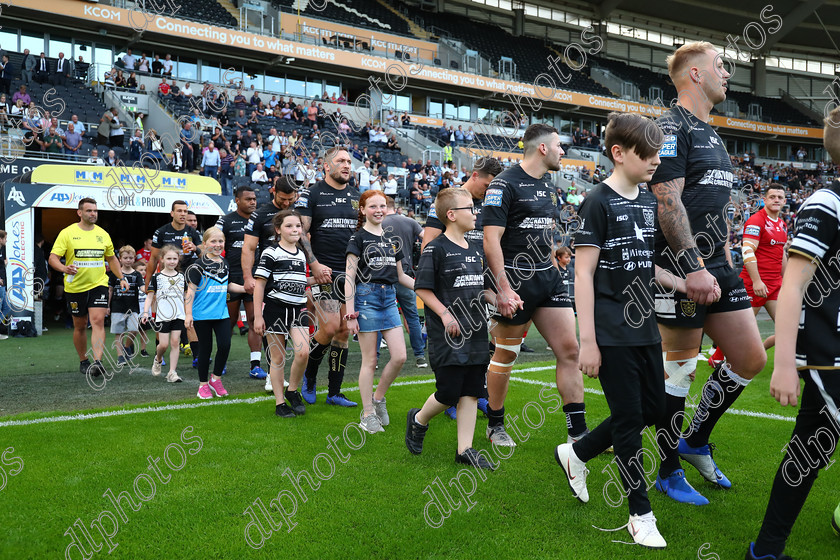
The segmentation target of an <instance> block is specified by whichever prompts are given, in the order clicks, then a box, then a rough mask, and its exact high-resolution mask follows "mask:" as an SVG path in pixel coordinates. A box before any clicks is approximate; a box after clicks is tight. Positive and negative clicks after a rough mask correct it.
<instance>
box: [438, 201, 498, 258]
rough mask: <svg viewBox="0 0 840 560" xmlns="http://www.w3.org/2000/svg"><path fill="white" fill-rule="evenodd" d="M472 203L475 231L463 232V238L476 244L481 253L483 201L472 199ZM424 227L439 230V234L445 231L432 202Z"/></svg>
mask: <svg viewBox="0 0 840 560" xmlns="http://www.w3.org/2000/svg"><path fill="white" fill-rule="evenodd" d="M435 199H437V197H435ZM472 201H473V207H475V229H473V230H470V231H466V232H464V238H465V239H468V240H470V241H473V242H475V243H478V245H479V247H481V251H482V252H484V229H483V226H482V223H483V212H482V209H483V207H482V204H483V203H484V199H481V198H473V199H472ZM426 227H432V228H435V229H439V230H440V231H441V232H443V231H445V230H446V226H444V225H443V222H442V221H440V219H439V218H438V217H437V212H436V211H435V202H434V201H432V206H431V207H430V208H429V215H428V217H427V218H426Z"/></svg>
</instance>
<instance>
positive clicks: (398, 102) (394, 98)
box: [327, 90, 411, 112]
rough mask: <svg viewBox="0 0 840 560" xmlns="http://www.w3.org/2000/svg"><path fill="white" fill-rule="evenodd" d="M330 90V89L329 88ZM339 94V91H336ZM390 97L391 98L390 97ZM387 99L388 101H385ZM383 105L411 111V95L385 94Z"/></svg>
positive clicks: (397, 109) (396, 109) (387, 107)
mask: <svg viewBox="0 0 840 560" xmlns="http://www.w3.org/2000/svg"><path fill="white" fill-rule="evenodd" d="M327 92H329V90H327ZM336 95H338V93H336ZM389 97H390V99H389ZM385 99H387V101H384V100H385ZM382 106H383V107H385V108H386V109H394V110H395V111H398V112H399V111H408V112H411V96H410V95H397V94H388V93H386V94H383V102H382Z"/></svg>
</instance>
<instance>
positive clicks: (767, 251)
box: [741, 183, 788, 350]
mask: <svg viewBox="0 0 840 560" xmlns="http://www.w3.org/2000/svg"><path fill="white" fill-rule="evenodd" d="M784 203H785V188H784V187H783V186H782V185H780V184H779V183H771V184H770V185H769V186H768V187H767V188H766V189H765V190H764V208H762V209H761V210H759V211H758V212H756V213H755V214H753V215H752V216H750V219H749V220H747V222H746V223H745V224H744V240H743V243H742V247H741V252H742V254H743V255H744V268H743V269H741V278H742V279H743V280H744V287H745V288H746V289H747V293H748V294H749V296H750V298H752V308H753V313H755V314H756V315H758V312H759V311H760V310H761V308H762V307H763V308H765V309H766V310H767V313H769V314H770V318H771V319H773V320H774V321H775V320H776V300H777V299H778V297H779V290H780V289H781V288H782V273H783V272H784V269H785V265H786V264H787V252H786V251H785V247H786V244H787V242H788V232H787V226H786V225H785V222H784V220H782V219H781V218H780V217H779V212H780V211H781V210H782V206H783V205H784ZM775 342H776V337H775V335H772V336H770V337H768V338H767V340H765V341H764V349H765V350H766V349H768V348H772V347H773V345H774V344H775Z"/></svg>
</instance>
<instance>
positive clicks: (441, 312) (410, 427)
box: [405, 189, 495, 470]
mask: <svg viewBox="0 0 840 560" xmlns="http://www.w3.org/2000/svg"><path fill="white" fill-rule="evenodd" d="M436 204H437V209H438V213H437V215H438V216H439V217H440V219H442V220H444V221H445V223H446V226H445V228H446V229H445V232H444V234H443V235H441V236H440V237H437V238H435V239H434V240H432V241H431V242H430V243H429V244H428V245H427V246H426V247H425V248H424V249H423V253H422V254H421V256H420V263H419V264H418V267H417V278H416V279H415V281H414V289H415V290H416V292H417V295H418V296H419V297H420V299H422V300H423V303H425V305H426V310H427V320H426V325H427V329H428V334H429V361H431V363H432V369H433V370H434V372H435V383H436V387H437V391H436V392H435V393H434V394H432V395H431V396H430V397H429V398H428V399H427V400H426V403H425V404H424V405H423V408H422V409H418V408H412V409H411V410H409V411H408V419H407V426H406V433H405V444H406V446H407V447H408V450H409V451H410V452H411V453H414V454H415V455H418V454H420V453H421V452H422V451H423V438H424V437H425V436H426V430H428V428H429V420H431V419H432V418H433V417H434V416H437V415H438V414H440V413H441V412H443V411H444V410H446V409H447V408H448V407H450V406H455V405H457V406H458V414H457V423H458V451H457V453H456V454H455V461H456V462H457V463H464V464H467V465H473V466H474V467H476V468H481V469H491V470H493V469H494V468H495V467H494V465H493V464H492V463H491V462H490V461H489V460H488V459H487V458H486V457H484V456H483V455H481V454H480V453H479V452H478V451H476V450H475V449H473V447H472V443H473V434H474V432H475V422H476V414H477V412H476V411H477V410H478V399H479V398H486V397H487V389H486V387H485V381H484V374H485V371H486V370H487V363H488V361H489V360H488V350H489V344H488V342H487V321H486V319H485V317H484V312H483V310H484V303H483V300H482V297H483V296H484V295H485V294H487V293H489V292H483V291H482V290H483V288H484V287H485V286H484V284H485V277H484V274H483V272H484V258H483V251H482V250H481V248H480V247H479V246H478V245H476V244H475V243H474V242H471V241H467V240H466V239H465V237H464V233H466V232H467V231H470V230H472V229H473V228H475V221H476V215H475V207H474V206H473V201H472V196H471V195H470V192H469V191H467V190H465V189H447V190H445V191H443V192H441V193H440V194H438V197H437V201H436Z"/></svg>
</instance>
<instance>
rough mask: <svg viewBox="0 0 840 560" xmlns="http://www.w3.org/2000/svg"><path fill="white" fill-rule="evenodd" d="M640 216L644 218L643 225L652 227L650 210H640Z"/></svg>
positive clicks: (651, 212) (651, 211)
mask: <svg viewBox="0 0 840 560" xmlns="http://www.w3.org/2000/svg"><path fill="white" fill-rule="evenodd" d="M642 215H643V216H644V217H645V225H646V226H648V227H653V210H651V209H650V208H642Z"/></svg>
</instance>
